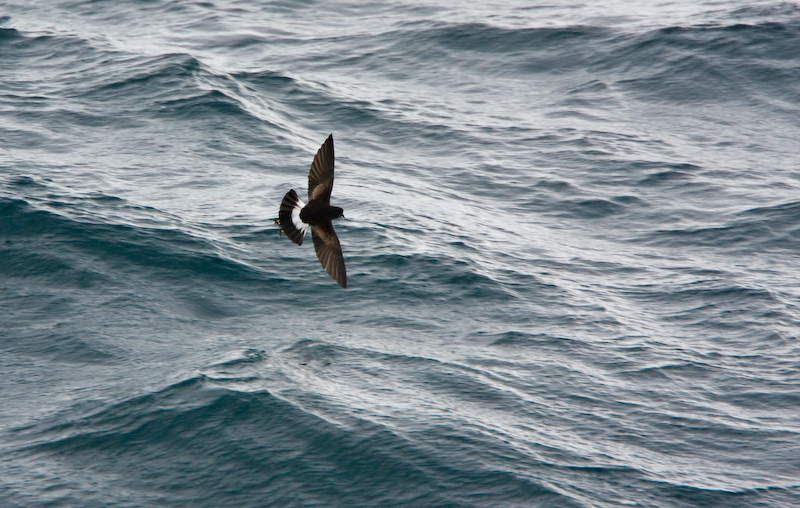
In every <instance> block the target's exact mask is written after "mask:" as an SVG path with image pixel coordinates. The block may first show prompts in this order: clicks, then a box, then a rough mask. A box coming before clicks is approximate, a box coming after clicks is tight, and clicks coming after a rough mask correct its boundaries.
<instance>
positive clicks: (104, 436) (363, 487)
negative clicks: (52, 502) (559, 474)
mask: <svg viewBox="0 0 800 508" xmlns="http://www.w3.org/2000/svg"><path fill="white" fill-rule="evenodd" d="M306 406H309V404H308V403H302V402H295V401H292V400H291V399H289V398H287V397H286V396H284V395H279V394H273V393H271V392H270V391H267V390H259V391H251V392H239V391H232V390H229V389H225V388H221V387H220V385H219V383H215V382H213V381H210V380H208V379H207V378H205V377H195V378H191V379H187V380H185V381H181V382H179V383H177V384H174V385H171V386H168V387H166V388H164V389H162V390H160V391H158V392H155V393H151V394H147V395H143V396H140V397H136V398H132V399H129V400H125V401H122V402H118V403H115V404H111V405H107V406H100V407H96V408H94V409H91V410H84V413H85V414H84V415H83V416H80V417H77V415H75V414H74V413H73V414H71V415H69V416H68V418H67V419H66V420H64V421H62V420H61V418H60V417H54V418H52V419H50V420H47V421H43V422H40V423H37V424H35V425H34V426H31V427H27V428H24V429H18V430H17V431H16V432H15V436H14V439H15V451H14V452H13V454H14V455H15V456H16V457H17V460H21V461H25V462H27V463H29V464H31V465H32V466H33V465H35V466H39V467H44V466H45V465H47V466H46V468H44V469H42V470H43V472H44V471H49V472H44V473H43V474H45V475H51V474H52V475H53V476H52V478H51V481H52V485H53V486H54V487H58V486H59V485H65V482H69V481H70V475H69V473H68V472H67V471H65V468H64V467H63V466H62V465H61V464H64V463H67V462H75V461H85V462H84V463H85V468H88V469H89V470H91V471H94V472H95V473H97V475H96V479H97V481H98V484H97V485H96V486H95V489H97V491H103V492H104V499H110V498H112V497H119V500H122V498H123V497H124V496H125V495H127V494H126V493H130V492H136V493H137V495H144V494H145V493H146V495H147V496H148V497H149V498H150V499H151V500H152V501H153V502H155V503H156V504H164V503H171V502H175V501H176V500H179V499H187V498H191V499H194V500H195V502H196V504H197V505H198V506H211V505H213V504H215V503H217V502H218V498H217V497H216V494H217V493H218V492H219V491H220V490H224V491H225V492H227V493H228V495H227V498H226V499H227V502H229V503H232V504H235V505H236V506H264V503H265V501H266V500H268V504H274V505H281V506H308V505H309V504H320V503H321V504H329V503H330V502H332V500H335V501H333V502H335V504H337V505H340V506H344V505H346V504H350V505H365V504H369V505H380V506H409V505H425V506H440V505H441V506H444V505H451V503H452V502H453V501H454V500H457V505H458V506H465V507H468V506H480V505H481V504H480V502H477V503H473V501H471V498H472V497H473V496H475V495H476V494H478V493H479V492H483V493H484V494H485V492H494V496H496V497H497V498H498V499H504V500H506V501H507V502H509V503H520V502H522V501H523V500H527V501H531V500H537V501H539V502H545V503H548V502H549V503H554V502H558V504H559V505H560V506H578V505H577V504H575V503H573V502H572V501H571V500H569V498H566V497H564V496H563V495H561V494H559V493H557V492H556V491H554V490H552V489H550V488H548V487H545V486H544V485H542V484H541V483H539V482H536V481H533V480H529V479H526V478H524V477H523V476H520V475H517V474H513V473H510V472H503V471H493V470H491V469H489V468H484V467H480V466H479V465H477V464H476V465H475V466H473V467H472V468H471V471H464V470H457V469H454V468H453V464H452V462H451V461H452V460H458V461H461V460H463V459H461V458H458V457H457V455H446V456H444V457H440V456H437V455H436V454H434V453H432V451H431V450H430V449H428V448H427V446H425V445H424V444H422V443H420V442H419V438H413V439H409V438H408V437H404V436H403V435H402V434H399V433H397V432H393V431H391V430H390V429H388V428H386V427H384V426H382V425H378V424H375V423H371V422H369V421H367V420H363V419H357V418H352V417H350V418H347V420H346V423H345V422H339V423H336V422H333V421H328V420H327V419H325V418H321V417H320V416H318V415H317V414H315V413H316V412H317V411H318V410H309V408H308V407H306ZM86 413H88V414H86ZM88 457H91V460H86V459H88ZM120 459H124V460H120ZM142 468H146V470H147V474H146V475H144V476H143V475H142V474H141V469H142ZM398 476H401V477H402V478H404V481H403V482H397V481H395V479H396V478H397V477H398ZM287 477H291V478H293V480H292V481H293V483H294V484H295V485H296V488H293V489H287V488H286V479H287ZM331 479H336V481H335V482H331V481H330V480H331ZM406 482H413V484H414V485H415V488H414V489H413V490H412V491H409V490H408V489H407V483H406ZM58 490H60V491H61V494H60V495H57V496H56V499H57V500H58V502H62V503H73V502H75V501H77V498H75V497H74V496H87V497H88V499H92V497H93V494H92V492H91V491H87V490H86V488H85V487H78V488H73V489H63V490H62V489H58ZM111 492H120V494H119V495H118V496H115V495H113V494H110V493H111ZM254 493H258V495H254ZM202 499H208V503H207V504H206V503H205V502H203V501H202Z"/></svg>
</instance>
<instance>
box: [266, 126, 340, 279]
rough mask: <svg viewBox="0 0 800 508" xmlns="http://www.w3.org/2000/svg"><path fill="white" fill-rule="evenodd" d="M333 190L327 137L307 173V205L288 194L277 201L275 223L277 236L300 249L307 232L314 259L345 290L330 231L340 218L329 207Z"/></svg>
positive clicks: (334, 208) (334, 238) (337, 210)
mask: <svg viewBox="0 0 800 508" xmlns="http://www.w3.org/2000/svg"><path fill="white" fill-rule="evenodd" d="M332 190H333V134H331V135H330V136H328V139H326V140H325V143H323V144H322V146H321V147H320V149H319V150H318V151H317V155H316V156H315V157H314V162H312V163H311V169H310V170H309V171H308V204H304V203H303V202H302V201H300V197H299V196H298V195H297V193H296V192H295V191H294V189H292V190H290V191H289V192H287V193H286V195H285V196H284V197H283V201H281V207H280V211H279V212H278V220H277V221H275V222H277V223H278V225H279V226H280V227H281V233H283V234H284V235H286V236H288V237H289V240H291V241H293V242H294V243H296V244H297V245H303V238H304V237H305V236H306V231H308V228H309V227H310V228H311V239H312V240H313V241H314V250H315V251H316V253H317V258H319V262H320V263H321V264H322V267H323V268H325V271H326V272H328V275H330V276H331V277H332V278H333V280H335V281H336V282H338V283H339V285H340V286H342V287H343V288H346V287H347V272H345V269H344V258H343V257H342V246H341V245H339V238H338V237H337V236H336V231H334V230H333V219H338V218H339V217H344V210H342V209H341V208H339V207H338V206H331V191H332Z"/></svg>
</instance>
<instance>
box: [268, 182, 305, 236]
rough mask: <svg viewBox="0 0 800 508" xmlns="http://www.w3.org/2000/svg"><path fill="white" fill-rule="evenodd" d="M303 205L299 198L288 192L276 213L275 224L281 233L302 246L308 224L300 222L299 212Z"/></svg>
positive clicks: (292, 192) (295, 194)
mask: <svg viewBox="0 0 800 508" xmlns="http://www.w3.org/2000/svg"><path fill="white" fill-rule="evenodd" d="M304 206H305V204H304V203H303V202H302V201H300V196H298V195H297V193H296V192H295V191H294V189H292V190H290V191H289V192H287V193H286V195H285V196H283V201H281V208H280V210H279V211H278V220H276V221H275V222H277V223H278V225H279V226H280V227H281V233H283V234H284V235H286V236H288V237H289V240H291V241H293V242H294V243H296V244H297V245H303V237H305V236H306V231H308V224H306V223H305V222H303V221H302V220H300V210H302V209H303V207H304Z"/></svg>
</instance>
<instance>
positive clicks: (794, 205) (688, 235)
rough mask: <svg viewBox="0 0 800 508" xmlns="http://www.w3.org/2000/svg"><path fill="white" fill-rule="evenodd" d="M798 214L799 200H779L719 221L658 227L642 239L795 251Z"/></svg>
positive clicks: (798, 236)
mask: <svg viewBox="0 0 800 508" xmlns="http://www.w3.org/2000/svg"><path fill="white" fill-rule="evenodd" d="M799 217H800V203H798V202H789V203H781V204H777V205H773V206H767V207H757V208H752V209H749V210H744V211H742V212H738V213H736V214H735V215H733V216H731V217H730V218H729V219H728V220H727V221H725V222H724V223H722V224H717V225H709V226H700V227H690V228H676V229H667V230H660V231H657V232H654V233H653V234H651V235H649V236H648V237H646V238H645V240H646V241H648V242H651V243H653V244H656V245H668V246H697V247H714V248H717V249H720V250H726V251H738V250H746V251H748V252H751V251H753V249H755V250H758V251H762V252H763V251H796V250H797V248H798V246H800V228H798V226H797V220H798V218H799Z"/></svg>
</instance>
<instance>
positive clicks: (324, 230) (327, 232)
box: [311, 221, 347, 288]
mask: <svg viewBox="0 0 800 508" xmlns="http://www.w3.org/2000/svg"><path fill="white" fill-rule="evenodd" d="M311 239H312V240H313V241H314V251H315V252H316V253H317V259H319V262H320V264H321V265H322V267H323V268H324V269H325V271H326V272H328V275H330V276H331V278H332V279H333V280H335V281H336V282H338V283H339V285H340V286H342V287H343V288H346V287H347V271H346V270H345V268H344V256H342V246H341V245H340V244H339V237H337V236H336V231H334V230H333V223H331V222H330V221H328V222H327V223H325V224H322V225H317V226H311Z"/></svg>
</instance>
